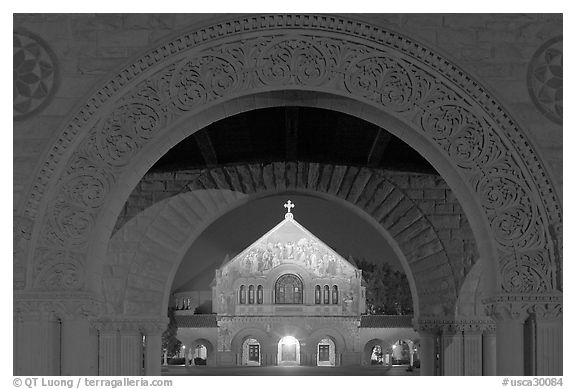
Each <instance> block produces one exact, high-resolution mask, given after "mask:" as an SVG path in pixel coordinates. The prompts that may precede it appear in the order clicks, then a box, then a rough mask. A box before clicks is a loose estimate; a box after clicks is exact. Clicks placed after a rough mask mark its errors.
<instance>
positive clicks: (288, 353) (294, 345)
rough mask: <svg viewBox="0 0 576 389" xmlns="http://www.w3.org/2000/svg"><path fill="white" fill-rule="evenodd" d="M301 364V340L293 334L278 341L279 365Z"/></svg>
mask: <svg viewBox="0 0 576 389" xmlns="http://www.w3.org/2000/svg"><path fill="white" fill-rule="evenodd" d="M299 365H300V342H299V341H298V339H296V338H295V337H293V336H285V337H283V338H282V339H280V341H279V342H278V366H299Z"/></svg>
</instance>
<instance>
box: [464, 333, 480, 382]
mask: <svg viewBox="0 0 576 389" xmlns="http://www.w3.org/2000/svg"><path fill="white" fill-rule="evenodd" d="M464 375H467V376H479V375H482V328H481V327H480V326H479V325H475V324H472V325H468V326H465V327H464Z"/></svg>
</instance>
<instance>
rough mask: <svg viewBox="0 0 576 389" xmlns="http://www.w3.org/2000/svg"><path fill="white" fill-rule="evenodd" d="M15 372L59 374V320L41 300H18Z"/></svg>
mask: <svg viewBox="0 0 576 389" xmlns="http://www.w3.org/2000/svg"><path fill="white" fill-rule="evenodd" d="M14 305H15V307H14V308H15V311H16V320H15V321H16V326H17V329H15V331H14V332H15V333H16V334H17V338H16V339H14V341H15V344H16V345H17V350H16V351H15V354H16V360H15V361H14V374H15V375H31V376H39V375H46V376H50V375H60V374H61V369H60V322H59V320H58V318H57V317H56V316H55V315H54V313H53V312H49V311H48V312H47V311H45V310H43V308H42V306H41V304H35V303H31V304H28V303H19V302H15V304H14Z"/></svg>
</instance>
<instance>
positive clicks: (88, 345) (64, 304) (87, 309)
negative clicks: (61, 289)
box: [53, 295, 102, 375]
mask: <svg viewBox="0 0 576 389" xmlns="http://www.w3.org/2000/svg"><path fill="white" fill-rule="evenodd" d="M53 306H54V309H55V312H56V314H57V315H58V316H59V317H60V321H61V323H62V325H61V337H62V339H61V354H60V358H61V364H62V372H61V374H62V375H95V374H97V373H98V372H97V358H98V345H97V339H96V338H95V336H96V337H97V332H95V329H94V328H93V323H94V320H95V318H96V317H97V316H98V315H99V314H100V313H101V311H102V306H101V304H100V303H99V302H97V301H96V300H94V299H93V298H91V296H89V295H85V296H83V297H82V296H78V297H76V296H72V297H68V298H62V299H61V300H60V301H55V302H54V303H53Z"/></svg>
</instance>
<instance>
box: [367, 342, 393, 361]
mask: <svg viewBox="0 0 576 389" xmlns="http://www.w3.org/2000/svg"><path fill="white" fill-rule="evenodd" d="M375 346H380V347H381V349H382V352H385V351H386V348H387V347H388V346H389V345H388V344H386V342H384V340H382V339H379V338H373V339H370V340H369V341H368V342H366V344H364V346H363V348H362V364H363V365H370V361H371V358H372V350H373V349H374V347H375Z"/></svg>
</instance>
